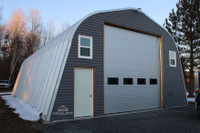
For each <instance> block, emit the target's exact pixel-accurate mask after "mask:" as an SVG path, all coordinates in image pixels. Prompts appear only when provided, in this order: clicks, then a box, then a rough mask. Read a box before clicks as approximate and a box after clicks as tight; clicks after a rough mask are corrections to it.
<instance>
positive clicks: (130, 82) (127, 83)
mask: <svg viewBox="0 0 200 133" xmlns="http://www.w3.org/2000/svg"><path fill="white" fill-rule="evenodd" d="M132 84H133V79H132V78H124V85H132Z"/></svg>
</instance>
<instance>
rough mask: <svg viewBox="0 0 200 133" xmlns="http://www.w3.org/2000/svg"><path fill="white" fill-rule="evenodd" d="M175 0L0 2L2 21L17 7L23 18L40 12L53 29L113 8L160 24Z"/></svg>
mask: <svg viewBox="0 0 200 133" xmlns="http://www.w3.org/2000/svg"><path fill="white" fill-rule="evenodd" d="M177 2H178V0H98V1H97V0H0V5H1V6H3V20H4V22H6V20H7V19H9V18H10V16H11V14H12V12H13V10H14V9H15V8H21V9H22V10H23V11H24V12H25V14H26V15H28V12H29V10H30V9H31V8H34V9H38V10H40V13H41V16H42V20H43V23H44V24H45V23H47V22H48V21H53V22H54V23H55V25H56V28H61V27H62V25H63V24H65V23H68V24H70V25H72V24H74V23H75V22H77V21H78V20H80V19H81V18H83V17H84V16H86V15H87V14H89V13H91V12H94V11H98V10H107V9H116V8H126V7H134V8H142V11H143V12H145V13H146V14H147V15H148V16H150V17H151V18H152V19H153V20H155V21H156V22H157V23H158V24H160V25H163V23H164V21H165V18H166V17H168V16H169V12H171V10H172V8H176V3H177Z"/></svg>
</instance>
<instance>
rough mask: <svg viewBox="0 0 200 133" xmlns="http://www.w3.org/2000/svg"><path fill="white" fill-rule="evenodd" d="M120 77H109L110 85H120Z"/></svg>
mask: <svg viewBox="0 0 200 133" xmlns="http://www.w3.org/2000/svg"><path fill="white" fill-rule="evenodd" d="M118 84H119V79H118V78H108V85H118Z"/></svg>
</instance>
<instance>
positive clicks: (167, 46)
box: [51, 10, 186, 120]
mask: <svg viewBox="0 0 200 133" xmlns="http://www.w3.org/2000/svg"><path fill="white" fill-rule="evenodd" d="M104 22H110V23H113V24H118V25H122V26H125V27H130V28H134V29H138V30H141V31H146V32H149V33H153V34H159V35H161V36H162V37H163V53H164V55H163V58H164V106H165V107H166V108H169V107H174V106H183V105H186V97H185V90H184V84H183V83H184V81H183V78H182V76H183V75H182V73H181V66H180V62H179V59H178V58H179V56H178V53H177V67H176V68H173V67H169V55H168V54H169V50H172V51H176V52H177V49H176V47H175V44H174V42H173V40H172V39H171V37H170V36H169V34H168V33H167V32H166V31H165V30H164V29H162V28H161V27H160V26H159V25H157V24H156V23H154V22H153V21H152V20H151V19H149V18H148V17H147V16H146V15H144V14H143V13H140V12H137V11H135V10H123V11H113V12H107V13H99V14H96V15H93V16H90V17H89V18H87V19H86V20H85V21H84V22H83V23H82V24H81V25H80V26H79V28H78V29H77V31H76V33H75V35H74V38H73V41H72V46H71V49H70V53H69V57H68V60H67V63H66V66H65V69H64V72H63V76H62V80H61V82H60V87H59V90H58V93H57V97H56V100H55V103H54V107H53V111H52V116H51V120H56V119H72V118H73V115H64V116H57V115H54V114H53V112H54V111H57V109H58V108H59V107H60V106H61V105H65V106H66V107H67V108H68V109H69V111H73V67H74V66H82V67H95V116H98V115H103V113H104V108H103V107H104V105H103V104H104V100H103V44H104V43H103V40H104V39H103V38H104V36H103V34H104V29H103V28H104ZM78 34H81V35H87V36H92V37H93V59H92V60H89V59H78V58H77V49H78Z"/></svg>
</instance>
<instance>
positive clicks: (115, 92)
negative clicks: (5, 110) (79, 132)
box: [12, 8, 187, 121]
mask: <svg viewBox="0 0 200 133" xmlns="http://www.w3.org/2000/svg"><path fill="white" fill-rule="evenodd" d="M12 95H14V96H16V97H17V98H19V99H21V100H23V101H24V102H26V103H28V104H30V105H32V107H33V108H35V109H37V110H39V111H40V112H42V118H43V119H44V120H45V121H50V120H51V121H52V120H63V119H77V118H81V117H95V116H103V115H107V114H112V113H120V112H127V111H137V110H145V109H158V108H173V107H179V106H186V105H187V99H186V93H185V83H184V79H183V74H182V68H181V63H180V60H179V54H178V51H177V47H176V45H175V43H174V41H173V39H172V38H171V36H170V35H169V33H168V32H166V31H165V30H164V29H163V28H162V27H161V26H159V25H158V24H156V23H155V22H154V21H153V20H152V19H151V18H149V17H148V16H147V15H145V14H144V13H143V12H141V11H138V10H137V9H133V8H127V9H117V10H110V11H100V12H95V13H92V14H90V15H88V16H87V17H85V18H83V19H81V20H80V21H78V22H77V23H75V24H74V25H72V26H71V27H70V28H68V29H67V30H66V31H64V32H63V33H61V34H60V35H58V36H57V37H56V38H54V39H53V40H52V41H50V42H49V43H48V44H47V45H46V46H44V47H42V48H41V49H40V50H38V51H37V52H35V53H34V54H33V55H32V56H30V57H29V58H27V59H26V60H25V61H24V62H23V64H22V66H21V69H20V72H19V74H18V77H17V80H16V83H15V86H14V90H13V92H12Z"/></svg>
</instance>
